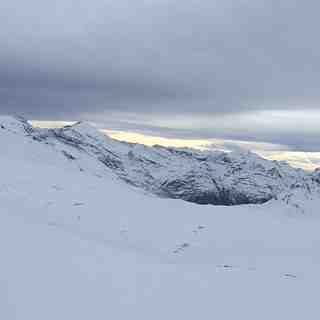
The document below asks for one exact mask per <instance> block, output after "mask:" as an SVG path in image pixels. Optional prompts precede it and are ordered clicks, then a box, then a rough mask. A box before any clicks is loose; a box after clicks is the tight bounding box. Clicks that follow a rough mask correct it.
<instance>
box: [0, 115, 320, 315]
mask: <svg viewBox="0 0 320 320" xmlns="http://www.w3.org/2000/svg"><path fill="white" fill-rule="evenodd" d="M0 125H1V126H3V127H4V129H3V128H2V129H0V147H1V156H0V168H1V169H0V170H1V180H0V203H1V211H0V219H1V223H0V252H1V268H0V319H5V320H13V319H14V320H20V319H22V320H43V319H46V320H56V319H63V320H64V319H66V320H71V319H76V320H82V319H83V320H84V319H85V320H87V319H97V320H100V319H139V320H141V319H148V320H149V319H174V320H176V319H184V320H186V319H246V320H248V319H255V320H256V319H259V320H260V319H262V320H264V319H268V320H270V319H281V320H283V319H290V320H294V319H299V320H301V319H319V316H320V310H319V303H318V292H319V290H320V289H319V288H320V276H319V267H320V250H319V248H320V232H319V230H320V219H319V213H318V208H319V204H320V199H319V198H318V196H317V194H316V193H315V194H313V195H312V196H308V197H305V194H304V192H301V193H300V191H297V194H296V195H294V196H293V197H294V198H295V201H294V205H291V202H288V203H287V202H286V201H276V200H272V201H269V202H267V203H265V204H263V205H242V206H229V207H225V206H212V205H206V206H201V205H197V204H193V203H189V202H185V201H181V200H174V199H161V198H158V197H156V196H154V195H152V194H149V193H147V192H146V191H143V189H138V188H134V187H132V186H130V185H128V184H125V183H124V182H123V181H121V180H120V179H119V178H118V177H117V176H115V175H114V174H113V173H112V171H111V170H110V169H109V168H107V167H106V166H104V165H103V164H102V163H99V162H97V161H96V159H94V158H93V157H91V156H89V155H87V154H86V153H83V154H82V155H81V159H80V160H79V161H73V160H72V159H68V157H66V156H65V155H64V154H63V153H61V152H60V151H59V152H57V149H56V148H55V147H53V146H52V145H51V144H50V143H45V142H42V141H37V140H35V139H32V138H30V137H29V136H28V135H27V134H26V132H25V128H24V127H23V124H22V123H21V121H19V120H17V119H14V118H10V117H1V118H0ZM297 203H299V206H297V205H296V204H297ZM301 208H303V210H301Z"/></svg>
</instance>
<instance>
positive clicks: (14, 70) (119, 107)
mask: <svg viewBox="0 0 320 320" xmlns="http://www.w3.org/2000/svg"><path fill="white" fill-rule="evenodd" d="M319 12H320V1H315V0H306V1H302V0H282V1H281V0H265V1H263V0H223V1H222V0H219V1H217V0H202V1H194V0H189V1H186V0H184V1H183V0H171V1H169V0H145V1H142V0H135V1H132V0H94V1H87V0H86V1H85V0H55V1H53V0H28V1H21V0H1V2H0V113H3V114H4V113H18V114H22V115H24V116H25V117H27V118H29V119H44V120H66V121H68V120H75V119H86V120H91V121H97V122H99V123H101V124H102V125H105V126H108V125H111V124H113V125H114V123H116V122H117V121H118V123H119V124H122V125H123V126H126V125H128V126H129V127H130V126H141V127H145V128H149V129H154V130H156V129H157V130H162V131H163V132H166V130H167V132H171V131H172V130H176V132H178V133H180V135H182V134H185V135H194V136H197V137H202V136H205V137H215V136H218V137H225V138H229V139H243V140H257V141H265V142H272V143H280V144H285V145H290V146H292V148H297V149H299V150H319V149H320V142H318V140H319V139H318V138H319V135H320V126H319V125H318V123H320V108H319V102H320V89H319V83H320V41H319V39H318V32H319V30H320V19H319Z"/></svg>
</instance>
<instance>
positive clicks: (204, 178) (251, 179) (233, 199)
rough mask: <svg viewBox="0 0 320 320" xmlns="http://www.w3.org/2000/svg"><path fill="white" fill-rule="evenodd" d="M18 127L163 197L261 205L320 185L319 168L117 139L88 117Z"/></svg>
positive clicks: (72, 156) (20, 123) (249, 155)
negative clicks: (309, 170) (73, 121)
mask: <svg viewBox="0 0 320 320" xmlns="http://www.w3.org/2000/svg"><path fill="white" fill-rule="evenodd" d="M16 126H18V127H19V126H20V128H21V130H22V131H23V130H24V131H25V133H26V134H28V135H29V136H30V138H32V139H34V140H36V141H39V143H45V144H47V145H49V146H50V147H51V148H53V149H54V150H57V151H58V152H61V153H62V154H63V155H64V156H65V157H66V158H67V159H69V160H70V161H75V162H76V163H78V165H79V166H80V167H81V166H84V165H83V164H82V162H83V159H85V158H87V157H90V158H91V159H95V160H96V161H97V162H99V163H100V164H103V165H104V166H105V167H106V168H107V169H109V171H110V172H112V173H113V174H114V175H115V176H117V177H118V178H119V179H121V180H123V181H125V182H126V183H129V184H130V185H132V186H135V187H137V188H141V189H143V190H145V191H147V192H150V193H153V194H155V195H158V196H161V197H167V198H175V199H183V200H186V201H190V202H195V203H198V204H213V205H239V204H261V203H265V202H267V201H269V200H271V199H277V198H279V197H282V198H288V195H292V194H294V193H295V192H296V191H295V189H299V190H300V189H303V192H307V193H311V192H313V193H317V192H318V189H319V182H320V179H319V172H318V171H316V172H313V173H307V172H305V171H303V170H302V169H296V168H293V167H291V166H289V165H288V164H287V163H285V162H277V161H270V160H266V159H263V158H261V157H259V156H258V155H256V154H254V153H251V152H231V153H226V152H221V151H205V152H204V151H197V150H191V149H183V148H167V147H162V146H154V147H148V146H145V145H141V144H132V143H126V142H121V141H117V140H113V139H111V138H110V137H108V136H106V135H104V134H103V133H101V132H99V131H98V130H96V129H95V128H94V127H92V126H91V125H89V124H87V123H82V122H79V123H76V124H74V125H72V126H67V127H64V128H59V129H35V128H32V127H31V126H30V125H28V124H27V123H26V121H23V120H17V124H16ZM286 196H287V197H286ZM291 197H292V196H290V198H291Z"/></svg>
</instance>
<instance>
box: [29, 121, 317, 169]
mask: <svg viewBox="0 0 320 320" xmlns="http://www.w3.org/2000/svg"><path fill="white" fill-rule="evenodd" d="M29 122H30V123H31V124H32V125H34V126H36V127H40V128H59V127H64V126H68V125H72V124H75V123H77V122H78V121H41V120H40V121H39V120H29ZM89 123H90V124H91V125H93V126H94V127H96V128H97V130H99V131H100V132H102V133H104V134H106V135H107V136H109V137H111V138H112V139H116V140H119V141H126V142H130V143H139V144H144V145H147V146H154V145H161V146H164V147H176V148H191V149H197V150H200V151H215V150H220V151H225V152H232V151H251V152H254V153H256V154H258V155H259V156H261V157H263V158H265V159H268V160H277V161H286V162H288V163H289V164H290V165H291V166H293V167H296V168H301V169H304V170H307V171H312V170H315V169H317V168H318V167H319V166H320V152H311V151H309V152H301V151H297V150H292V149H290V146H285V145H277V144H272V143H265V142H257V141H242V140H228V139H219V138H214V137H212V138H199V137H198V138H189V139H188V138H181V137H180V136H179V134H176V135H174V134H172V133H171V135H168V136H165V135H162V136H161V135H158V134H157V132H155V133H153V132H152V131H150V130H143V129H140V130H132V131H129V130H123V129H122V130H121V129H119V128H117V127H116V128H117V129H115V128H104V127H101V125H98V124H96V123H93V122H90V121H89Z"/></svg>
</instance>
